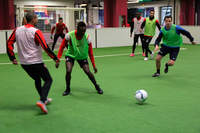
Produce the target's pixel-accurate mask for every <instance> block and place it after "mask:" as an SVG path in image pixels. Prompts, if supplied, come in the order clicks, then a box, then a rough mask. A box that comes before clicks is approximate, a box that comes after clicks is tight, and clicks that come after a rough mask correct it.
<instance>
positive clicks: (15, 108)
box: [0, 104, 44, 116]
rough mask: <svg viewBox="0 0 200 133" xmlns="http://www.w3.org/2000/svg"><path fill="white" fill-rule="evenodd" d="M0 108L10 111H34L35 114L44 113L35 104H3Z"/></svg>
mask: <svg viewBox="0 0 200 133" xmlns="http://www.w3.org/2000/svg"><path fill="white" fill-rule="evenodd" d="M0 110H2V111H3V110H4V111H6V112H7V111H12V112H15V113H17V112H23V113H24V112H28V111H30V112H36V114H35V115H36V116H41V115H44V113H43V112H42V111H41V110H40V109H39V108H38V107H37V106H36V105H27V104H24V105H16V104H15V105H4V106H1V107H0Z"/></svg>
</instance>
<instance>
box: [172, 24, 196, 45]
mask: <svg viewBox="0 0 200 133" xmlns="http://www.w3.org/2000/svg"><path fill="white" fill-rule="evenodd" d="M176 30H177V32H178V33H181V34H183V35H184V36H186V37H187V38H188V39H189V40H190V42H191V43H192V44H193V45H195V44H196V43H195V42H194V38H193V37H192V35H191V34H190V32H189V31H187V30H185V29H183V28H182V27H180V26H178V25H176Z"/></svg>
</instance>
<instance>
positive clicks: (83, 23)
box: [77, 21, 86, 28]
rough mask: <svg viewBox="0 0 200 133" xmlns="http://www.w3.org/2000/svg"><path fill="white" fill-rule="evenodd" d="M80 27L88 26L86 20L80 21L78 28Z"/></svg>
mask: <svg viewBox="0 0 200 133" xmlns="http://www.w3.org/2000/svg"><path fill="white" fill-rule="evenodd" d="M79 27H86V24H85V22H83V21H81V22H78V25H77V28H79Z"/></svg>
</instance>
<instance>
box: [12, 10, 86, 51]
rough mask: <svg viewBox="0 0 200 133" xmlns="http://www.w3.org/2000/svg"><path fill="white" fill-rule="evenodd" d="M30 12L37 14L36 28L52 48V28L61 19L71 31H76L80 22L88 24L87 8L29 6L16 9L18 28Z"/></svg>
mask: <svg viewBox="0 0 200 133" xmlns="http://www.w3.org/2000/svg"><path fill="white" fill-rule="evenodd" d="M30 11H34V12H35V14H37V16H38V23H37V25H36V28H38V29H40V30H41V31H42V32H43V34H44V37H45V39H46V42H47V43H48V44H49V45H50V47H51V45H52V43H53V39H51V38H50V36H51V28H52V27H53V26H54V25H55V24H56V23H57V22H58V19H59V17H62V18H63V23H65V24H66V26H67V28H68V30H69V31H72V30H74V29H75V27H76V26H77V23H78V22H79V21H84V22H86V9H85V8H70V7H47V6H31V7H30V6H29V7H17V8H16V25H17V27H18V26H21V25H22V20H23V17H24V16H25V15H26V13H27V12H30ZM54 33H55V31H54ZM64 33H65V30H64ZM61 41H62V39H61V38H58V41H57V44H61ZM58 47H59V45H56V47H55V48H56V49H58Z"/></svg>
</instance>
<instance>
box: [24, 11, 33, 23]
mask: <svg viewBox="0 0 200 133" xmlns="http://www.w3.org/2000/svg"><path fill="white" fill-rule="evenodd" d="M34 17H35V13H34V12H28V13H27V14H26V21H27V23H29V22H31V21H32V20H33V18H34Z"/></svg>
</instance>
